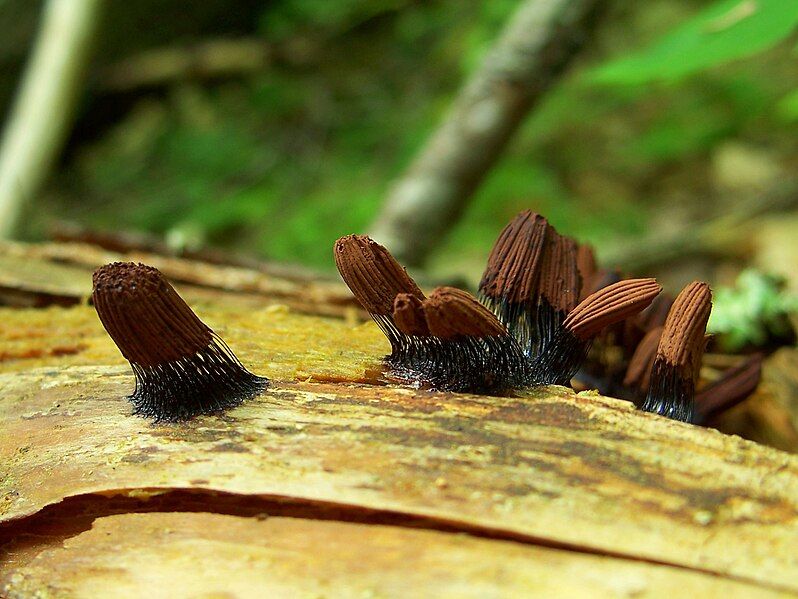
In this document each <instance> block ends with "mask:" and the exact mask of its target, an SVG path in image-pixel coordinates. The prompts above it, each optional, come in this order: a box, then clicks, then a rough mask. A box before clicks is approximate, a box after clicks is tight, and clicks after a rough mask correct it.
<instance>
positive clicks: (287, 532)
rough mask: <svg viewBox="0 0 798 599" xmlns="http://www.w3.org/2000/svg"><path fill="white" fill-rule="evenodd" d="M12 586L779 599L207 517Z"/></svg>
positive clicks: (564, 561) (88, 592)
mask: <svg viewBox="0 0 798 599" xmlns="http://www.w3.org/2000/svg"><path fill="white" fill-rule="evenodd" d="M6 581H7V582H6V585H7V586H6V587H5V590H6V593H7V594H8V597H9V598H11V599H15V598H22V597H31V596H37V597H48V598H64V599H67V598H69V599H95V598H97V597H114V598H116V599H128V598H129V599H138V598H140V597H148V598H151V599H157V598H164V599H179V598H183V597H185V598H196V597H203V598H210V597H225V598H231V599H232V598H239V599H243V598H252V599H258V598H261V597H357V598H362V597H386V598H390V597H395V598H397V599H403V598H406V597H436V598H440V599H443V598H452V599H454V598H469V597H473V598H484V597H508V598H509V597H567V598H579V597H584V598H590V599H593V598H596V599H601V598H604V597H641V598H643V597H664V598H672V597H686V596H690V597H708V596H715V597H717V596H723V597H724V598H726V599H734V598H739V599H747V598H749V597H754V596H756V597H777V596H780V594H779V593H777V592H774V591H768V590H765V589H762V588H761V587H757V586H754V585H750V584H745V583H741V582H736V581H729V580H723V579H719V578H717V577H714V576H711V575H708V574H703V573H698V572H690V571H687V570H679V569H676V568H672V567H668V566H658V565H652V564H646V563H639V562H630V561H627V560H621V559H615V558H608V557H600V556H593V555H580V554H576V553H573V552H568V551H561V550H555V549H549V548H544V547H536V546H531V545H523V544H520V543H513V542H508V541H496V540H489V539H479V538H474V537H468V536H463V535H453V534H448V533H442V532H436V531H425V530H412V529H403V528H397V527H391V526H379V525H363V524H348V523H342V522H323V521H318V520H302V519H287V518H269V519H267V520H256V519H254V518H242V517H237V516H227V515H219V514H207V513H147V514H123V515H116V516H108V517H103V518H98V519H97V520H95V521H94V525H93V527H92V528H91V529H90V530H87V531H85V532H82V533H80V534H78V535H75V536H73V537H71V538H69V539H67V540H66V541H65V542H64V543H63V545H61V544H60V543H59V544H54V545H53V547H52V548H51V549H47V550H45V551H43V552H42V553H41V554H39V555H38V556H36V557H31V558H30V559H28V560H27V561H26V562H25V563H20V564H18V565H17V567H15V568H14V569H13V571H11V572H8V573H7V576H6ZM0 588H1V587H0Z"/></svg>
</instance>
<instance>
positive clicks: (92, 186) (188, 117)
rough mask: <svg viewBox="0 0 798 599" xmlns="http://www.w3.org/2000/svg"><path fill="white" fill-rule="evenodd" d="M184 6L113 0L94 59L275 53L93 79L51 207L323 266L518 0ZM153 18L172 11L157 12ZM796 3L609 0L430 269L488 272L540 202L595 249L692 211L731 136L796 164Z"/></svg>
mask: <svg viewBox="0 0 798 599" xmlns="http://www.w3.org/2000/svg"><path fill="white" fill-rule="evenodd" d="M174 4H175V3H172V2H163V3H154V2H149V1H142V2H138V3H137V2H130V3H127V7H126V8H123V7H122V5H121V3H120V4H112V5H111V10H110V11H109V12H110V14H109V15H108V23H107V25H106V27H105V28H104V35H103V40H101V51H100V53H99V55H100V56H101V57H103V58H105V59H106V61H107V64H104V65H99V66H98V68H97V73H95V76H96V77H97V78H101V76H102V72H103V71H102V68H105V67H107V66H108V65H109V64H113V63H114V61H115V60H118V59H119V58H123V57H125V56H127V55H133V54H135V53H136V52H138V51H140V50H142V49H146V48H148V47H157V46H162V45H170V44H179V43H188V44H190V43H191V42H192V41H195V40H199V39H203V38H204V37H214V36H217V37H218V36H224V37H231V36H233V37H234V36H235V35H255V36H259V37H261V38H263V39H264V40H267V41H268V42H269V43H270V44H273V45H274V48H275V59H274V61H273V62H272V64H271V65H270V66H269V67H267V68H265V69H263V70H262V71H261V72H258V73H254V74H251V75H247V76H246V77H240V78H232V79H227V80H221V81H211V82H208V81H197V80H191V79H187V80H184V81H177V82H174V83H173V84H172V85H169V86H168V87H166V88H159V89H154V90H141V91H139V92H137V93H135V94H131V95H130V96H129V97H124V98H118V97H115V96H113V95H112V96H110V97H109V96H107V95H105V96H103V94H102V93H101V92H100V91H95V92H93V94H89V97H88V98H87V100H86V106H85V110H84V113H83V115H82V117H81V121H80V122H79V124H78V125H79V128H78V133H77V134H76V139H75V140H73V144H72V146H71V148H70V152H69V154H68V156H67V158H66V159H65V163H64V164H63V165H62V168H61V170H60V172H59V174H58V176H57V177H56V178H55V180H54V182H53V185H52V186H51V187H50V189H49V191H48V194H47V199H46V202H47V206H48V210H47V213H48V214H55V215H57V216H58V217H59V218H65V219H69V220H79V221H81V222H83V223H85V224H88V225H90V226H92V227H99V228H105V229H117V228H124V229H139V230H145V231H151V232H156V233H159V234H164V235H166V236H167V238H168V239H169V240H171V241H172V242H173V243H176V244H188V245H191V244H194V243H210V244H214V245H221V246H225V247H230V248H233V249H236V250H240V251H246V252H254V253H257V254H259V255H261V256H264V257H267V258H271V259H278V260H289V261H300V262H304V263H307V264H310V265H313V266H317V267H320V268H325V269H329V268H330V267H331V260H330V247H331V244H332V241H333V240H334V239H335V238H336V237H337V236H339V235H343V234H346V233H350V232H360V231H364V229H365V228H366V226H367V225H368V223H369V221H370V220H371V219H372V218H373V217H374V215H375V213H376V211H377V208H378V206H379V203H380V201H381V200H382V198H383V197H384V195H385V193H386V190H387V189H388V185H389V183H390V181H391V180H392V179H393V178H394V177H396V176H397V175H398V174H399V173H401V171H402V168H403V167H404V166H406V164H407V163H408V161H409V160H410V159H411V157H412V156H413V155H414V153H415V152H416V151H417V150H418V148H419V147H420V145H421V144H422V143H423V142H424V140H425V139H426V137H427V136H428V134H429V133H430V131H431V130H432V129H433V128H434V127H435V125H436V124H437V123H438V122H439V120H440V118H441V116H442V115H443V114H444V111H445V110H446V107H447V105H448V103H449V102H450V100H451V98H452V96H453V94H454V93H455V92H456V91H457V89H458V87H459V86H460V85H461V83H462V82H463V81H464V80H465V78H466V77H467V76H468V74H469V73H470V72H472V71H473V69H474V68H476V66H477V65H478V64H479V61H480V59H481V57H482V56H483V54H484V52H485V49H486V48H487V47H488V46H489V44H490V43H491V41H492V40H493V39H494V38H495V36H496V35H497V33H498V32H499V31H500V29H501V27H502V25H503V24H504V23H505V22H506V20H507V18H508V16H509V15H510V14H511V13H512V11H513V9H514V8H515V7H516V6H517V1H515V0H491V2H481V1H480V2H478V1H463V0H433V1H429V2H414V1H410V0H345V1H344V0H339V1H336V2H328V1H326V0H280V1H275V2H265V3H257V2H240V3H236V2H228V3H226V6H227V10H234V7H235V6H236V5H237V4H241V5H242V7H244V8H246V10H244V9H243V8H242V11H243V12H241V13H240V14H238V16H236V17H235V18H233V16H230V15H229V14H227V13H224V12H219V11H221V10H222V8H219V6H220V5H219V4H217V3H215V2H208V3H201V6H202V8H201V9H198V10H197V13H196V14H191V13H189V14H185V11H183V12H181V11H180V10H179V9H177V8H175V7H174V6H173V5H174ZM214 6H216V8H215V9H214ZM214 10H216V12H214ZM148 11H149V12H148ZM155 14H158V15H160V16H161V18H163V19H165V21H164V23H162V24H159V26H158V27H154V28H149V29H147V27H146V25H142V23H146V22H147V21H146V17H147V15H149V16H150V17H152V15H155ZM220 15H223V16H224V18H223V17H222V16H220ZM225 15H226V16H225ZM181 19H184V20H186V22H183V21H181ZM192 19H193V20H194V21H195V22H197V23H203V24H202V25H201V26H200V25H197V26H196V28H195V29H192V28H191V26H190V23H191V21H192ZM203 19H204V21H203ZM206 21H207V22H206ZM796 21H798V2H795V1H794V0H722V1H715V2H699V1H690V0H650V1H647V2H615V3H611V8H610V10H609V12H608V14H607V15H606V18H605V19H604V21H603V22H602V26H601V28H600V30H599V31H598V32H597V34H596V37H595V40H594V42H593V43H591V44H590V45H589V48H588V50H587V51H586V52H585V54H584V56H582V57H581V58H580V60H579V61H578V64H577V65H576V66H575V68H574V69H572V70H571V72H570V74H569V75H568V76H567V77H566V78H565V80H563V81H562V82H561V84H560V85H559V86H558V87H557V88H556V89H555V90H554V91H553V92H552V93H551V94H550V95H549V96H548V97H547V98H546V99H545V101H544V102H543V103H542V104H541V105H540V106H539V107H538V108H537V110H535V112H534V113H533V114H532V115H531V116H530V118H529V119H528V120H527V122H526V123H525V124H524V126H523V128H522V130H521V131H520V133H519V134H518V135H517V137H516V138H515V140H514V141H513V143H512V145H511V147H510V148H509V149H508V151H507V152H506V154H505V155H504V156H503V158H502V160H501V161H500V162H499V164H498V166H497V167H496V169H495V170H494V171H493V172H492V173H491V174H490V176H489V178H488V179H487V181H486V182H485V184H484V185H483V187H482V188H481V189H480V190H479V192H478V193H477V195H476V197H475V199H474V201H473V203H472V205H471V206H470V207H469V209H468V211H467V213H466V214H465V216H464V218H463V219H462V221H461V222H460V223H458V224H457V226H456V227H454V229H453V230H452V232H451V235H450V236H449V237H448V239H446V240H445V242H444V243H443V245H442V247H441V248H440V250H439V251H438V252H437V253H436V254H435V256H433V257H432V259H431V261H430V267H431V268H432V269H433V270H435V271H436V272H443V273H454V272H462V271H469V270H474V265H475V264H476V265H478V264H480V263H481V262H482V260H484V256H485V254H486V252H487V250H488V248H489V246H490V244H491V242H492V241H493V239H494V238H495V235H496V233H497V231H498V230H499V228H500V227H501V226H502V225H503V223H504V222H506V220H507V219H508V218H509V217H510V216H512V215H513V214H514V213H515V212H516V211H517V210H519V209H521V208H524V207H532V208H534V209H535V210H537V211H539V212H542V213H544V214H546V215H547V216H548V217H549V218H550V220H551V221H552V222H553V223H554V224H555V225H556V226H558V228H560V229H561V230H563V231H564V232H566V233H569V234H574V235H577V236H578V237H580V238H581V239H586V240H590V241H592V242H593V243H595V244H596V245H597V246H598V247H599V249H602V248H604V247H606V246H607V245H608V244H610V243H612V242H613V240H615V242H616V243H617V240H618V239H629V238H632V237H634V236H637V235H642V234H645V233H646V232H647V231H649V230H651V228H652V227H655V226H661V224H662V223H663V222H665V223H670V226H677V225H678V224H679V223H684V222H689V221H690V220H691V219H695V218H697V217H698V216H700V213H701V212H702V211H707V210H712V209H714V208H717V207H718V206H722V205H723V202H724V201H725V200H724V197H723V194H722V193H720V192H719V191H718V189H717V188H716V187H715V186H714V183H713V180H712V168H713V164H714V162H713V161H714V160H715V157H716V154H717V152H718V150H719V148H722V147H723V146H724V144H726V143H728V142H740V143H743V144H746V145H747V146H752V147H755V148H765V149H767V151H768V152H772V153H773V155H774V156H776V161H777V162H779V163H780V164H781V165H782V167H785V168H789V167H790V166H794V165H795V159H796V156H798V152H796V150H797V149H798V145H797V144H796V135H795V134H796V132H797V131H796V126H797V124H796V123H797V122H798V90H797V89H796V88H798V78H797V77H796V75H798V67H796V63H795V50H794V46H795V35H794V30H795V25H796ZM131 23H133V24H134V25H135V24H137V23H138V24H139V25H140V26H141V29H143V30H146V32H145V33H144V34H140V35H135V36H134V35H131V28H133V29H135V27H134V26H133V25H131ZM137 31H138V30H137ZM133 38H135V40H136V41H135V42H133V41H131V40H132V39H133ZM114 102H119V103H121V104H123V105H124V109H119V110H118V111H117V112H118V114H115V115H114V118H112V119H111V118H107V117H106V118H105V119H104V120H101V124H100V125H98V124H97V121H98V120H100V119H98V117H97V116H96V112H95V111H96V110H97V109H98V106H100V107H105V109H106V110H107V106H108V104H109V103H110V104H113V103H114ZM111 112H113V111H111ZM81 127H82V128H83V129H81ZM86 130H88V131H90V133H85V131H86ZM81 131H84V133H83V134H81ZM696 198H701V202H696ZM32 222H33V227H34V228H35V227H36V226H39V227H43V226H44V224H43V222H42V221H41V219H37V218H34V219H33V221H32ZM477 268H478V267H477Z"/></svg>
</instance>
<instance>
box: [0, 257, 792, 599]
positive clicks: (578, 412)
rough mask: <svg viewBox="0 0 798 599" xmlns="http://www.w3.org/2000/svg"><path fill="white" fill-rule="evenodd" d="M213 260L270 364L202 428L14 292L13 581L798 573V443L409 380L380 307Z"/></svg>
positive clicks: (240, 335)
mask: <svg viewBox="0 0 798 599" xmlns="http://www.w3.org/2000/svg"><path fill="white" fill-rule="evenodd" d="M34 263H35V261H33V262H31V264H34ZM1 266H2V264H1V263H0V277H2V276H4V275H3V272H4V271H3V269H2V268H1ZM57 266H59V265H56V267H57ZM73 267H74V268H78V270H80V268H83V267H80V266H76V263H72V264H71V265H69V268H73ZM33 270H37V269H36V268H33ZM85 272H90V270H85V271H84V274H85ZM197 272H198V271H195V272H194V274H193V276H195V277H197V279H196V280H195V281H194V283H193V284H189V285H188V286H185V287H181V286H179V288H180V290H181V293H182V292H187V293H186V297H187V299H188V298H189V297H190V298H191V301H192V303H194V304H195V305H196V307H197V312H198V314H199V315H200V316H201V317H202V318H203V319H204V320H206V321H207V322H208V323H209V324H210V325H211V326H213V327H214V328H215V329H216V330H217V331H218V332H219V333H220V334H221V335H222V337H224V338H225V339H226V340H227V341H228V342H229V343H230V345H231V347H233V349H234V350H235V351H236V352H237V353H238V355H239V357H240V358H241V359H242V361H243V362H244V363H245V364H247V366H249V367H250V368H251V369H252V370H253V371H254V372H256V373H258V374H265V375H267V376H270V377H271V378H272V379H273V384H272V386H271V388H270V389H269V390H267V391H266V392H265V393H264V394H263V395H261V396H260V397H258V398H256V399H255V400H252V401H249V402H247V403H245V404H244V405H242V406H240V407H239V408H236V409H235V410H232V411H231V412H229V413H228V414H226V415H224V416H218V417H202V418H197V419H195V420H193V421H190V422H188V423H184V424H178V425H153V424H151V423H150V422H149V421H147V420H145V419H142V418H138V417H134V416H131V415H130V405H129V403H128V402H127V401H126V400H125V395H126V394H128V393H129V392H130V391H131V390H132V388H133V377H132V374H131V372H130V370H129V367H128V366H127V365H126V364H125V363H124V360H122V359H121V356H120V355H119V354H118V351H117V350H116V349H115V348H114V347H113V345H112V344H111V343H110V341H109V340H108V339H107V337H106V336H105V335H104V333H103V332H102V329H101V327H100V326H99V323H98V322H97V319H96V316H95V315H94V314H93V309H92V308H90V307H88V306H85V305H75V306H73V307H69V308H65V307H50V308H46V309H9V308H4V309H0V323H2V328H0V431H2V432H1V433H0V596H6V595H7V596H9V597H30V596H32V595H35V594H37V593H38V594H39V595H40V596H44V597H96V596H99V595H105V596H120V597H135V596H143V595H148V596H158V592H161V593H162V594H165V593H168V596H170V597H174V596H187V597H188V596H191V597H196V596H233V597H256V596H258V597H259V596H264V595H268V596H284V595H292V596H295V595H300V596H306V595H311V596H316V595H335V596H363V595H372V596H387V597H398V596H444V597H445V596H452V597H461V596H480V597H482V596H519V595H521V594H526V595H541V596H568V597H573V596H584V597H602V596H607V597H617V596H668V597H672V596H674V595H676V594H678V595H688V594H693V593H703V594H705V595H714V596H717V595H728V596H731V597H735V596H740V597H749V596H769V595H784V596H786V595H793V594H798V552H796V547H798V458H796V457H794V456H792V455H790V454H787V453H783V452H781V451H778V450H775V449H771V448H768V447H764V446H762V445H758V444H756V443H753V442H750V441H745V440H743V439H740V438H739V437H733V436H728V435H724V434H722V433H719V432H717V431H714V430H710V429H704V428H700V427H695V426H691V425H687V424H683V423H679V422H673V421H669V420H665V419H663V418H660V417H658V416H653V415H649V414H644V413H641V412H638V411H636V410H635V409H634V408H633V407H632V405H631V404H630V403H628V402H624V401H620V400H615V399H611V398H605V397H601V396H597V395H594V394H590V393H583V394H575V393H573V392H572V391H570V390H567V389H564V388H559V387H550V388H545V389H538V390H536V391H534V392H531V393H529V394H526V395H524V396H522V397H501V398H499V397H485V396H476V395H464V394H445V393H433V392H429V391H424V390H413V389H406V388H395V387H392V386H388V385H385V384H384V381H382V379H381V376H380V373H379V356H380V355H382V354H383V353H384V352H385V350H386V346H385V342H384V340H383V339H382V338H381V336H380V334H379V332H378V331H377V330H376V328H375V327H374V326H372V325H371V324H358V323H357V322H356V321H351V322H347V321H344V320H340V319H330V318H319V317H314V316H308V315H303V314H297V313H296V312H295V311H294V310H291V309H289V308H287V307H279V306H277V307H275V306H271V307H269V306H263V305H260V304H261V303H268V302H267V301H266V298H267V296H266V295H257V296H254V297H255V298H257V299H253V298H252V297H251V298H249V299H247V300H246V302H245V303H237V302H235V301H232V300H230V298H232V297H234V296H235V294H233V293H232V292H230V291H229V290H225V289H216V288H214V287H212V286H208V285H204V284H203V281H202V280H201V277H199V275H198V274H197ZM75 276H77V277H78V278H79V277H80V276H83V275H79V274H76V275H75ZM19 279H20V281H21V282H23V283H24V280H22V279H25V276H24V272H21V273H19ZM20 281H18V283H19V282H20ZM29 281H33V282H29V283H27V284H25V285H20V286H19V288H20V289H23V290H26V291H25V293H38V291H34V290H33V289H34V288H36V287H39V288H41V287H43V284H44V282H46V281H44V280H40V281H39V282H38V283H36V282H35V277H31V278H30V279H29ZM75 284H76V285H80V284H83V283H82V281H75ZM192 294H196V295H192ZM228 300H230V301H228ZM273 300H274V298H270V301H273ZM242 307H246V309H243V308H242ZM161 589H163V590H161ZM225 593H226V594H225ZM164 596H166V595H164Z"/></svg>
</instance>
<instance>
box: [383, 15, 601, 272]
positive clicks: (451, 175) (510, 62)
mask: <svg viewBox="0 0 798 599" xmlns="http://www.w3.org/2000/svg"><path fill="white" fill-rule="evenodd" d="M601 4H603V2H602V1H601V0H524V1H523V2H521V4H520V5H519V7H518V9H517V10H516V13H515V14H514V15H513V17H512V18H511V19H510V22H509V23H508V24H507V26H506V27H505V29H504V31H503V32H502V34H501V35H500V36H499V39H498V40H497V41H496V42H495V44H494V46H493V47H492V48H491V49H490V50H489V51H488V54H487V56H486V58H485V60H484V62H483V64H482V66H481V67H480V68H479V69H478V70H477V71H476V72H475V73H474V74H473V75H472V77H471V78H470V80H469V81H468V82H467V83H466V85H465V86H464V87H463V89H462V90H461V91H460V93H459V95H458V97H457V98H456V99H455V101H454V104H453V106H452V107H451V109H450V111H449V114H448V115H447V116H446V117H445V119H444V121H443V123H442V124H441V125H440V127H439V128H438V129H437V131H435V132H434V133H433V135H432V137H431V138H430V139H429V140H428V141H427V144H426V145H425V146H424V148H423V149H422V150H421V152H420V154H419V155H418V156H417V157H416V159H415V160H414V161H413V163H412V164H411V165H410V167H409V168H408V169H407V171H406V172H405V173H404V174H403V175H402V176H401V177H400V178H399V179H398V180H397V181H396V182H394V184H393V186H392V188H391V190H390V192H389V193H388V197H387V198H386V199H385V202H384V203H383V206H382V209H381V211H380V214H379V215H378V216H377V218H376V219H375V221H374V222H373V223H372V226H371V236H372V237H373V238H374V239H376V240H378V241H379V242H380V243H382V244H384V245H386V246H387V247H389V248H390V250H391V252H392V253H393V254H394V255H395V256H396V257H397V259H398V260H400V261H401V262H402V263H406V264H409V265H418V264H420V263H421V262H423V261H424V259H425V258H426V257H427V255H428V254H429V252H430V251H431V250H432V249H433V247H434V246H435V244H436V243H437V242H438V241H439V240H440V239H441V237H442V235H443V234H444V233H445V232H446V230H447V229H448V228H450V226H451V225H452V223H453V222H455V221H456V220H457V219H458V218H459V216H460V214H461V213H462V211H463V209H464V208H465V206H466V205H467V202H468V200H469V198H470V197H471V195H472V194H473V193H474V191H475V190H476V189H477V187H478V186H479V184H480V182H481V181H482V179H483V178H484V177H485V175H486V174H487V173H488V172H489V171H490V168H491V167H492V166H493V164H494V163H495V162H496V160H497V159H498V157H499V155H500V154H501V152H502V150H503V149H504V147H505V146H506V145H507V142H508V141H509V140H510V138H511V137H512V135H513V133H514V132H515V130H516V129H517V128H518V126H519V124H520V123H521V122H522V120H523V118H524V116H525V115H526V114H527V112H528V111H529V109H530V108H531V107H532V106H533V105H534V104H535V102H536V101H538V100H539V99H540V98H541V97H542V96H543V95H544V94H545V93H546V91H548V90H549V88H551V86H552V85H553V83H554V82H555V81H556V80H557V78H558V77H559V75H560V74H561V73H562V72H563V71H564V70H565V68H566V67H567V66H568V64H569V63H570V62H571V59H572V58H573V57H574V56H575V55H576V54H577V51H578V50H579V49H580V47H581V46H582V45H583V43H584V41H585V40H586V38H587V33H588V32H589V30H590V29H591V25H592V24H593V22H594V21H595V18H594V17H595V13H596V9H597V8H598V7H599V5H601Z"/></svg>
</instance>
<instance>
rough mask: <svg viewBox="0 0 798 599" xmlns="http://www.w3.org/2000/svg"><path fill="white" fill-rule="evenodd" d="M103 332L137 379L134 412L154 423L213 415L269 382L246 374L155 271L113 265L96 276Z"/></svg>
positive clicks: (96, 299)
mask: <svg viewBox="0 0 798 599" xmlns="http://www.w3.org/2000/svg"><path fill="white" fill-rule="evenodd" d="M93 283H94V289H93V291H92V298H93V301H94V307H95V309H96V310H97V315H98V316H99V318H100V321H101V322H102V324H103V326H104V327H105V330H106V331H108V334H109V335H110V336H111V338H112V339H113V340H114V342H115V343H116V345H117V347H119V350H120V351H121V352H122V355H123V356H124V357H125V358H127V360H128V361H129V362H130V365H131V367H132V369H133V373H134V375H135V377H136V388H135V390H134V392H133V393H132V394H131V395H130V396H129V397H128V399H129V400H130V402H131V403H132V404H133V406H134V413H136V414H141V415H143V416H148V417H151V418H153V419H155V420H156V421H160V420H167V421H178V420H186V419H189V418H192V417H194V416H196V415H198V414H214V413H218V412H222V411H224V410H225V409H228V408H232V407H234V406H237V405H238V404H240V403H241V402H242V401H244V400H245V399H250V398H252V397H255V396H256V395H258V394H259V393H260V392H262V391H263V390H264V389H265V388H266V387H267V386H268V380H267V379H266V378H264V377H259V376H256V375H254V374H252V373H251V372H249V371H248V370H247V369H246V368H244V366H243V365H242V364H241V362H239V361H238V358H236V357H235V355H234V354H233V352H232V351H230V348H229V347H227V345H225V343H224V341H222V340H221V339H220V338H219V337H218V336H216V335H215V334H214V332H213V331H212V330H211V329H210V328H209V327H208V326H206V325H205V324H204V323H203V322H202V321H201V320H200V319H199V318H198V317H197V315H196V314H194V312H193V311H192V310H191V308H189V306H188V304H186V302H184V301H183V299H182V298H181V297H180V296H179V295H178V294H177V291H175V290H174V288H173V287H172V286H171V285H170V284H169V282H168V281H167V280H166V279H165V278H164V277H163V275H162V274H161V273H160V272H159V271H158V270H157V269H155V268H153V267H151V266H145V265H143V264H134V263H131V262H114V263H113V264H107V265H106V266H103V267H102V268H100V269H98V270H97V271H96V272H95V273H94V276H93Z"/></svg>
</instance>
